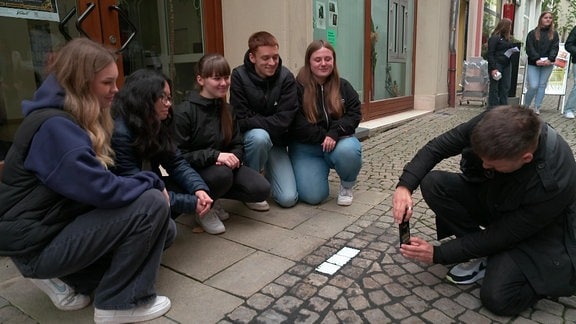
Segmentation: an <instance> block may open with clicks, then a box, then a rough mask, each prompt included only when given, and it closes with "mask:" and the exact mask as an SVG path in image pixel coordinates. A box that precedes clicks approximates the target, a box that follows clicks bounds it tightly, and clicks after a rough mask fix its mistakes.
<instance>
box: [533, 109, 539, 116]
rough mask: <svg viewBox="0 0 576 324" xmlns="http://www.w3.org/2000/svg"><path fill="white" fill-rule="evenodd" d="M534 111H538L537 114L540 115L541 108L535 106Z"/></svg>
mask: <svg viewBox="0 0 576 324" xmlns="http://www.w3.org/2000/svg"><path fill="white" fill-rule="evenodd" d="M534 112H535V113H536V115H540V108H538V107H534Z"/></svg>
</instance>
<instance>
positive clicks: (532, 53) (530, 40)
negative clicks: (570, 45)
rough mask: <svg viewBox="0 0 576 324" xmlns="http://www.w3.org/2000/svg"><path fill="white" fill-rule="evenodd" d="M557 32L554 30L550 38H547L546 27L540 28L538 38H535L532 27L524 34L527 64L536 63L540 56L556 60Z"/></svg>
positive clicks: (557, 47) (558, 40)
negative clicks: (526, 34)
mask: <svg viewBox="0 0 576 324" xmlns="http://www.w3.org/2000/svg"><path fill="white" fill-rule="evenodd" d="M559 42H560V39H559V37H558V33H557V32H556V31H554V36H553V37H552V39H549V38H548V29H541V30H540V40H536V30H535V29H533V30H531V31H530V32H529V33H528V36H526V54H527V55H528V64H530V65H536V61H538V60H539V59H540V58H541V57H547V58H548V60H550V62H554V61H556V56H558V51H559Z"/></svg>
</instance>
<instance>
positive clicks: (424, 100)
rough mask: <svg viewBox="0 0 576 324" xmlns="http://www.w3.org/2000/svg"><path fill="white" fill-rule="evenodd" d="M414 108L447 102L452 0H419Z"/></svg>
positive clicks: (442, 105) (433, 106) (445, 104)
mask: <svg viewBox="0 0 576 324" xmlns="http://www.w3.org/2000/svg"><path fill="white" fill-rule="evenodd" d="M416 23H417V25H416V26H417V28H418V29H417V32H416V63H415V64H416V68H415V85H414V109H426V110H430V109H438V108H444V107H446V106H448V59H449V53H448V42H449V28H450V1H418V17H417V22H416Z"/></svg>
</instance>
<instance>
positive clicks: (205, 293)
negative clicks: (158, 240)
mask: <svg viewBox="0 0 576 324" xmlns="http://www.w3.org/2000/svg"><path fill="white" fill-rule="evenodd" d="M157 289H158V294H162V295H166V296H169V297H170V300H171V302H172V308H171V309H170V311H169V312H168V313H167V314H166V315H165V317H166V318H169V319H171V320H173V321H175V322H176V323H202V324H204V323H216V322H217V321H218V320H219V319H221V318H223V317H224V315H225V314H226V313H229V312H232V311H233V310H234V309H235V308H236V307H238V306H239V305H240V304H242V302H243V299H241V298H238V297H236V296H234V295H232V294H230V293H226V292H225V291H221V290H219V289H215V288H213V287H210V286H208V285H205V284H202V283H199V282H197V281H195V280H193V279H191V278H189V277H186V276H184V275H182V274H179V273H176V272H174V271H170V270H169V269H166V268H163V269H161V271H160V275H159V278H158V283H157Z"/></svg>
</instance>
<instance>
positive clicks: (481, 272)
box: [446, 269, 486, 285]
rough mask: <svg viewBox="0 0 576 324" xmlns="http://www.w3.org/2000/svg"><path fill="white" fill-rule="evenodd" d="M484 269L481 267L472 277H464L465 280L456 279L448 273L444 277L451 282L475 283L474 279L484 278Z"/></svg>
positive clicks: (461, 283)
mask: <svg viewBox="0 0 576 324" xmlns="http://www.w3.org/2000/svg"><path fill="white" fill-rule="evenodd" d="M485 272H486V270H485V269H482V270H480V271H479V272H478V273H477V274H475V275H474V276H473V277H472V278H470V279H465V280H456V279H454V278H452V277H450V275H449V274H448V275H446V279H447V280H448V281H450V282H451V283H454V284H457V285H470V284H473V283H475V282H476V281H478V280H480V279H482V278H484V274H485Z"/></svg>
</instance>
